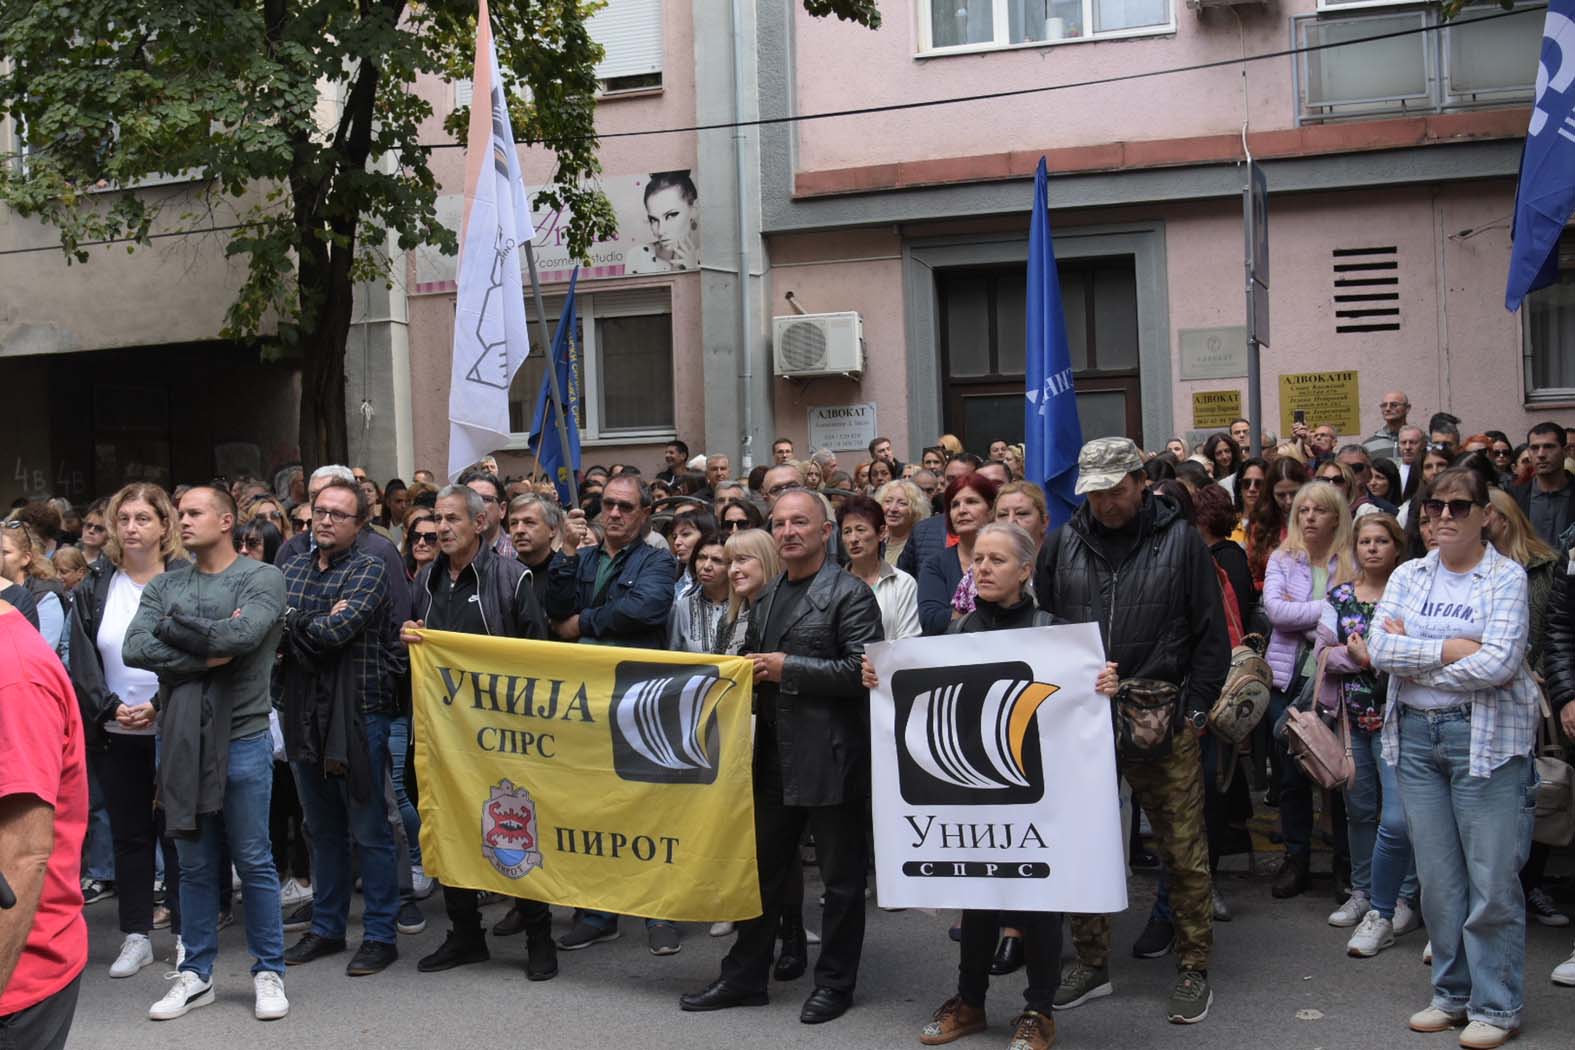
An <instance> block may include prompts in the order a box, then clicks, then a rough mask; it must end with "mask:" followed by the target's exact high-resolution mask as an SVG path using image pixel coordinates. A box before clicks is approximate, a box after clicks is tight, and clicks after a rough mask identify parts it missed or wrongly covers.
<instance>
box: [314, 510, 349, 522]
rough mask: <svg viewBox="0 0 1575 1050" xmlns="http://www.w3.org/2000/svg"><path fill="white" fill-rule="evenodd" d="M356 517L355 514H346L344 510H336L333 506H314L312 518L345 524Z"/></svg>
mask: <svg viewBox="0 0 1575 1050" xmlns="http://www.w3.org/2000/svg"><path fill="white" fill-rule="evenodd" d="M354 517H355V515H354V514H346V513H345V512H344V511H342V510H334V509H333V508H332V507H313V508H312V518H313V519H314V520H316V521H332V522H333V523H334V524H335V525H343V524H344V523H345V522H347V521H349V520H350V519H351V518H354Z"/></svg>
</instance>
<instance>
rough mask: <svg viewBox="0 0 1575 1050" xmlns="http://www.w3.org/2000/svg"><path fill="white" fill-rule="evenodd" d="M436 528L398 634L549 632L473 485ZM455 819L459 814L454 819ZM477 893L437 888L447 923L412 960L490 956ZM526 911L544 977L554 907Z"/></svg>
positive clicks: (455, 496) (442, 962)
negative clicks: (493, 544) (434, 548)
mask: <svg viewBox="0 0 1575 1050" xmlns="http://www.w3.org/2000/svg"><path fill="white" fill-rule="evenodd" d="M433 513H434V516H435V518H436V520H437V527H438V556H437V558H436V559H435V560H433V561H432V562H431V563H430V564H428V565H426V566H424V567H423V568H422V570H421V572H420V573H419V574H417V576H416V580H415V583H414V585H413V589H414V591H415V594H416V599H415V603H414V604H415V619H413V620H410V621H407V622H406V623H405V625H404V627H403V628H401V629H400V632H399V637H400V639H401V640H402V641H404V643H405V644H406V645H418V644H420V642H421V636H420V635H419V634H417V633H415V632H416V631H418V630H420V629H421V628H427V629H429V630H434V631H460V632H463V633H465V634H485V635H491V636H493V637H496V638H536V639H542V638H546V637H547V623H546V620H545V619H544V618H543V616H542V613H541V606H540V605H538V604H537V602H536V592H535V591H533V590H532V589H531V585H530V580H529V577H528V575H527V573H526V571H525V566H524V565H522V564H520V563H519V562H518V561H516V560H515V559H513V558H500V557H498V556H497V555H496V554H494V553H493V552H492V550H491V548H490V547H489V546H488V544H487V543H486V542H485V541H484V533H485V530H486V504H485V503H483V502H482V498H481V496H480V494H478V493H477V492H476V491H475V490H474V489H470V488H466V487H465V486H462V485H449V486H447V487H446V488H444V489H441V490H440V491H439V492H438V495H437V503H436V506H435V507H434V510H433ZM457 819H458V818H457ZM478 898H479V894H477V892H476V891H475V890H473V889H464V888H462V887H457V886H444V887H443V906H444V908H445V909H446V910H447V911H448V919H449V922H450V924H451V927H450V929H449V931H448V936H447V937H445V938H444V939H443V944H442V945H441V946H440V947H439V948H438V950H437V951H435V952H433V953H432V954H431V955H428V956H427V957H426V958H424V959H422V960H421V961H420V962H418V963H416V969H418V970H420V971H421V972H422V973H436V972H438V971H440V970H451V969H453V968H454V967H456V966H465V965H467V964H469V963H478V962H485V961H486V960H487V959H488V958H490V957H491V952H490V951H489V950H488V949H487V941H486V937H485V935H484V934H483V933H482V931H481V907H480V901H479V899H478ZM516 906H517V907H518V908H519V910H520V911H521V913H522V915H523V916H524V924H523V925H524V928H525V951H526V962H525V976H526V977H527V978H529V979H530V980H532V981H546V980H550V979H551V978H553V977H556V976H557V975H558V952H557V948H556V947H555V946H554V945H553V943H552V913H551V912H550V911H549V910H548V909H547V906H546V905H545V904H543V903H541V902H540V901H520V902H518V903H517V905H516Z"/></svg>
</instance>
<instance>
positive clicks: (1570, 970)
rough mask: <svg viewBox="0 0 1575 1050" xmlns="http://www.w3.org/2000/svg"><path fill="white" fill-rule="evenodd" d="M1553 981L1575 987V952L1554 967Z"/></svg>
mask: <svg viewBox="0 0 1575 1050" xmlns="http://www.w3.org/2000/svg"><path fill="white" fill-rule="evenodd" d="M1553 983H1554V984H1562V985H1565V986H1567V987H1570V988H1575V952H1572V953H1570V957H1569V958H1568V959H1565V960H1564V961H1563V962H1561V963H1559V964H1558V965H1557V966H1555V967H1554V968H1553Z"/></svg>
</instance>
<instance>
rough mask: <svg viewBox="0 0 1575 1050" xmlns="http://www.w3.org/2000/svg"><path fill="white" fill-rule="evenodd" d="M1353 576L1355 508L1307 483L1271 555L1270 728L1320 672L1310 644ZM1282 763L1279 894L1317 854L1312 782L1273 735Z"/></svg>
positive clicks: (1267, 597)
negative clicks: (1333, 590)
mask: <svg viewBox="0 0 1575 1050" xmlns="http://www.w3.org/2000/svg"><path fill="white" fill-rule="evenodd" d="M1355 576H1356V563H1355V559H1354V558H1353V557H1352V548H1351V509H1350V506H1349V505H1348V504H1347V503H1346V502H1345V497H1344V496H1343V495H1341V494H1340V490H1339V489H1337V488H1336V487H1335V486H1333V485H1320V484H1316V483H1314V484H1310V485H1303V486H1302V487H1301V489H1300V490H1299V491H1298V492H1297V493H1296V496H1295V498H1294V499H1293V500H1292V501H1291V513H1290V523H1289V525H1288V526H1287V529H1286V533H1285V539H1284V541H1283V542H1282V543H1281V544H1280V546H1279V548H1278V549H1277V550H1275V552H1274V553H1273V554H1271V555H1269V565H1268V568H1267V570H1266V571H1265V573H1264V580H1263V600H1262V607H1263V611H1264V614H1265V615H1266V616H1267V617H1268V619H1269V624H1270V626H1271V627H1272V628H1273V630H1272V631H1271V632H1270V635H1269V647H1268V650H1267V651H1266V652H1265V653H1264V657H1265V659H1267V660H1268V662H1269V669H1270V670H1271V671H1272V672H1273V675H1274V682H1273V686H1274V688H1273V692H1272V694H1271V699H1270V702H1269V716H1268V720H1269V724H1270V725H1277V724H1278V722H1279V718H1280V716H1281V715H1282V714H1284V713H1285V709H1286V708H1288V707H1289V706H1290V705H1291V704H1292V703H1293V702H1294V701H1295V700H1296V698H1297V696H1298V695H1299V694H1300V693H1301V690H1302V686H1303V684H1304V683H1305V682H1306V681H1307V680H1308V679H1309V678H1311V677H1313V675H1314V674H1315V673H1316V661H1315V660H1314V657H1313V643H1314V641H1315V640H1316V629H1317V627H1318V621H1319V619H1320V618H1321V617H1322V615H1323V607H1324V605H1325V604H1326V601H1325V599H1326V596H1327V595H1328V593H1329V588H1330V587H1332V586H1334V585H1335V584H1339V583H1345V582H1346V581H1347V580H1351V579H1354V578H1355ZM1274 750H1275V753H1276V755H1277V756H1278V758H1279V765H1280V774H1279V777H1280V831H1281V835H1282V836H1283V838H1284V841H1285V859H1284V860H1283V861H1282V862H1281V864H1280V870H1279V872H1278V873H1277V874H1276V875H1275V877H1274V886H1273V889H1272V892H1273V894H1274V896H1276V897H1280V898H1285V897H1294V896H1296V895H1297V894H1299V893H1301V892H1302V891H1303V890H1305V889H1306V888H1307V880H1308V864H1309V861H1310V859H1311V855H1312V823H1313V819H1312V818H1313V811H1312V785H1311V784H1310V783H1309V782H1308V781H1307V778H1306V777H1304V776H1302V773H1301V770H1300V769H1298V768H1297V766H1296V763H1295V762H1294V761H1292V760H1291V758H1290V755H1289V754H1288V753H1287V752H1286V750H1285V742H1284V741H1283V740H1282V739H1279V738H1276V739H1275V741H1274Z"/></svg>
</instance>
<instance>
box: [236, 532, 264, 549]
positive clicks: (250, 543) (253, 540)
mask: <svg viewBox="0 0 1575 1050" xmlns="http://www.w3.org/2000/svg"><path fill="white" fill-rule="evenodd" d="M262 545H263V541H262V537H261V536H242V537H241V550H246V551H260V550H262Z"/></svg>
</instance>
